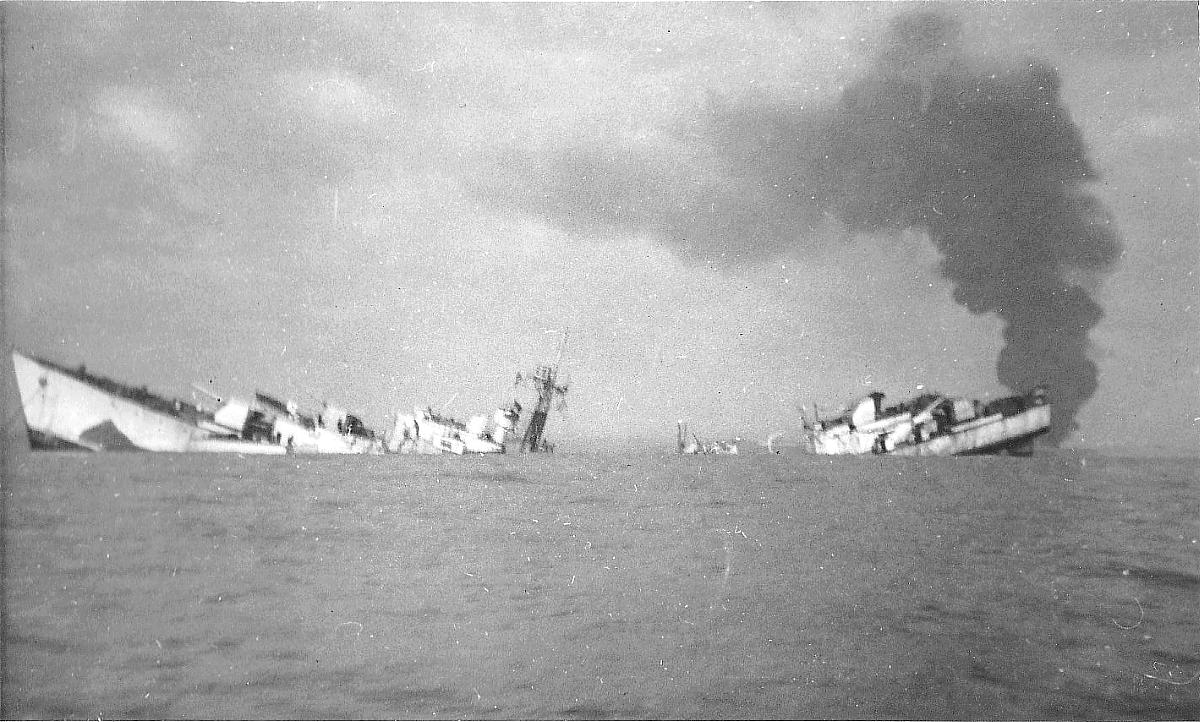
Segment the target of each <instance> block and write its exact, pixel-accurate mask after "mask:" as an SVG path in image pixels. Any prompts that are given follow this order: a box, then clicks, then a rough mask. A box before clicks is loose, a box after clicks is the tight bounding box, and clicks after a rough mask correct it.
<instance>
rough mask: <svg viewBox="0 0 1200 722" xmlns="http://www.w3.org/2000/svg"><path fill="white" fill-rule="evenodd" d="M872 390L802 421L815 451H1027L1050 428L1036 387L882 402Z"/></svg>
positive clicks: (1042, 395) (1041, 393)
mask: <svg viewBox="0 0 1200 722" xmlns="http://www.w3.org/2000/svg"><path fill="white" fill-rule="evenodd" d="M884 398H885V395H884V394H882V393H879V392H875V393H872V394H869V395H867V396H866V397H865V398H862V399H860V400H859V401H858V402H856V403H855V404H854V406H853V408H852V409H851V410H850V411H849V412H847V413H844V414H841V415H839V416H836V417H834V418H830V419H817V420H814V421H812V422H809V421H807V420H806V421H805V430H806V431H807V432H808V443H807V444H806V446H807V447H808V450H809V451H811V452H812V453H816V454H897V455H902V456H905V455H906V456H924V455H932V456H951V455H958V454H988V453H999V452H1004V451H1008V452H1014V453H1021V452H1024V451H1027V450H1028V449H1029V448H1030V446H1031V444H1032V442H1033V439H1035V438H1036V437H1038V436H1040V435H1041V434H1044V433H1046V432H1047V431H1049V430H1050V403H1049V402H1048V401H1047V399H1046V394H1045V391H1044V390H1043V389H1041V388H1036V389H1034V390H1032V391H1030V392H1029V393H1027V394H1024V395H1021V396H1008V397H1005V398H1001V399H995V400H993V401H989V402H986V403H985V402H981V401H978V400H973V399H964V398H951V397H947V396H942V395H941V394H936V393H928V394H921V395H919V396H917V397H915V398H912V399H909V400H906V401H903V402H901V403H899V404H896V405H893V406H887V407H885V406H884V405H883V399H884Z"/></svg>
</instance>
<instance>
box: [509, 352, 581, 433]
mask: <svg viewBox="0 0 1200 722" xmlns="http://www.w3.org/2000/svg"><path fill="white" fill-rule="evenodd" d="M566 348H567V332H566V331H564V332H563V337H562V341H560V342H559V345H558V354H557V355H556V356H555V359H554V365H550V364H540V365H538V367H537V368H536V369H534V370H533V373H531V374H526V375H524V376H522V375H521V374H519V373H518V374H517V384H520V383H521V382H522V381H527V382H528V383H529V385H530V386H531V387H532V388H533V390H534V391H536V392H537V404H536V405H535V406H534V408H533V413H532V414H530V416H529V424H528V425H527V426H526V427H525V435H524V436H523V437H521V451H522V452H525V451H533V452H542V451H552V450H553V447H552V446H551V445H550V444H548V443H547V442H546V441H545V440H544V439H543V438H542V434H543V433H544V432H545V430H546V419H547V418H548V417H549V416H550V407H551V406H553V405H554V400H555V399H556V398H559V399H562V402H560V406H559V408H560V409H561V408H562V403H565V398H564V397H565V396H566V393H567V387H568V384H565V383H559V381H558V375H559V367H560V366H561V364H562V358H563V353H564V352H565V351H566Z"/></svg>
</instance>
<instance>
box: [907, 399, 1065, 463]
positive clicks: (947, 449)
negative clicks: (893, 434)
mask: <svg viewBox="0 0 1200 722" xmlns="http://www.w3.org/2000/svg"><path fill="white" fill-rule="evenodd" d="M1049 429H1050V407H1049V406H1035V407H1033V408H1031V409H1027V410H1026V411H1022V412H1021V413H1019V414H1014V415H1013V416H1006V417H1003V418H1001V419H1000V420H999V421H995V422H992V423H990V424H985V425H983V426H979V427H977V428H973V429H967V430H965V431H958V432H951V433H949V434H946V435H944V436H938V437H935V438H932V439H930V440H928V441H923V442H921V443H917V444H912V445H911V446H905V445H901V446H897V447H896V448H895V449H893V450H892V451H891V452H889V453H892V454H899V455H901V456H957V455H961V454H982V453H988V452H992V451H996V450H998V449H1003V448H1006V447H1010V446H1014V445H1019V444H1021V443H1022V442H1025V441H1028V440H1029V439H1032V438H1033V437H1035V436H1038V435H1040V434H1044V433H1046V432H1047V431H1049Z"/></svg>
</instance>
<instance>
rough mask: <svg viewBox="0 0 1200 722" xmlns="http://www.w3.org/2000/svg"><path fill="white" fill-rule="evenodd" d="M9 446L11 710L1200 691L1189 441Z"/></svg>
mask: <svg viewBox="0 0 1200 722" xmlns="http://www.w3.org/2000/svg"><path fill="white" fill-rule="evenodd" d="M18 463H19V466H18V468H17V469H16V470H15V473H11V474H10V475H9V478H5V479H4V483H3V487H4V489H3V490H4V495H5V498H4V502H5V508H4V512H5V524H4V543H5V549H4V552H5V557H4V562H5V563H4V568H3V593H4V603H5V617H4V625H3V641H4V647H3V675H4V676H3V690H2V693H3V710H2V711H3V715H4V716H5V717H6V718H92V719H120V718H158V719H185V718H203V719H213V718H221V719H296V718H301V719H341V718H351V719H362V718H393V719H397V718H399V719H407V718H420V719H440V718H461V719H549V718H554V719H571V718H587V719H605V718H623V719H647V718H676V719H678V718H685V719H692V718H753V719H757V718H793V719H795V718H825V719H827V718H836V719H847V718H849V719H877V718H888V719H903V718H921V719H964V718H970V719H1035V718H1036V719H1068V718H1070V719H1198V718H1200V474H1198V472H1197V463H1196V460H1195V459H1163V458H1149V459H1147V458H1120V457H1113V456H1107V457H1106V456H1100V455H1092V454H1087V453H1082V452H1054V453H1046V454H1042V455H1038V456H1034V457H1030V458H1012V457H984V458H938V459H907V458H880V457H869V458H863V457H860V458H835V459H828V458H819V457H805V456H800V455H760V456H740V457H734V456H726V457H700V456H696V457H684V456H677V455H674V454H666V453H662V454H657V453H642V454H631V455H621V454H616V453H611V454H602V453H598V454H558V455H552V456H518V455H510V456H497V457H475V458H456V457H415V456H377V457H333V456H325V457H300V456H288V457H273V458H266V457H245V458H242V457H238V456H226V455H177V454H85V453H57V452H55V453H51V452H45V453H35V454H31V455H28V456H27V457H26V458H25V459H24V460H23V461H19V462H18ZM10 471H11V470H10Z"/></svg>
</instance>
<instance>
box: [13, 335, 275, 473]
mask: <svg viewBox="0 0 1200 722" xmlns="http://www.w3.org/2000/svg"><path fill="white" fill-rule="evenodd" d="M12 358H13V370H14V371H15V374H16V380H17V388H18V389H19V391H20V394H21V406H22V408H23V410H24V413H25V424H26V426H27V428H28V429H29V436H30V441H31V442H32V445H33V447H34V448H42V449H46V448H51V449H62V448H75V449H88V450H91V451H176V452H192V451H220V452H237V453H266V454H273V453H283V452H284V449H282V448H280V447H277V446H273V445H269V444H257V443H254V442H248V441H242V440H239V439H234V438H222V437H216V436H214V435H213V434H212V433H211V432H209V431H206V430H204V429H201V428H199V427H198V426H196V425H195V424H192V423H189V422H188V421H186V420H184V419H181V418H175V417H172V416H170V415H168V414H165V413H161V412H158V411H155V410H152V409H149V408H146V407H144V406H142V405H141V404H138V403H136V402H134V401H131V400H129V399H125V398H122V397H120V396H118V395H116V394H113V393H110V392H108V391H106V390H104V389H101V388H97V387H96V386H93V385H91V384H89V383H86V382H84V381H82V380H80V379H77V378H75V377H73V376H71V375H69V374H67V373H64V372H63V371H60V370H59V369H56V368H54V367H53V366H50V365H47V364H43V363H40V362H39V361H37V360H36V359H33V358H30V357H27V356H25V355H24V354H21V353H20V352H18V351H13V353H12Z"/></svg>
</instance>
